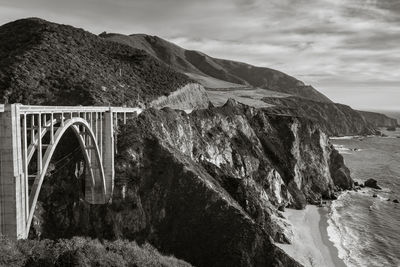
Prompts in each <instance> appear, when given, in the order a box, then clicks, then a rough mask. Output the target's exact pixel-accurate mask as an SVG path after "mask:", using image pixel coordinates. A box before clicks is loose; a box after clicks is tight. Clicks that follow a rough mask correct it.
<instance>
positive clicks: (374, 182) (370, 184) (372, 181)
mask: <svg viewBox="0 0 400 267" xmlns="http://www.w3.org/2000/svg"><path fill="white" fill-rule="evenodd" d="M364 186H366V187H370V188H374V189H382V188H381V187H380V186H379V185H378V181H377V180H375V179H372V178H371V179H368V180H367V181H365V183H364Z"/></svg>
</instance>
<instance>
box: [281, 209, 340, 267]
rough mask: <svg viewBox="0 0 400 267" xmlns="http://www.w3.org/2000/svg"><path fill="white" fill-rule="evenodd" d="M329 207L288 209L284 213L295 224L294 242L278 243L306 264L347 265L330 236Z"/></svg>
mask: <svg viewBox="0 0 400 267" xmlns="http://www.w3.org/2000/svg"><path fill="white" fill-rule="evenodd" d="M328 212H329V208H328V207H323V208H319V207H316V206H312V205H307V207H306V209H305V210H294V209H287V210H286V211H285V212H284V213H283V214H284V216H285V217H286V218H287V219H288V221H289V222H290V223H291V224H292V226H293V229H292V230H293V233H294V240H293V243H292V244H290V245H288V244H278V246H279V247H280V248H282V249H283V250H285V251H286V252H287V253H288V254H289V255H290V256H292V257H293V258H294V259H296V260H297V261H298V262H300V263H301V264H303V265H304V266H313V267H317V266H318V267H320V266H326V267H346V265H345V264H344V262H343V261H342V260H341V259H340V258H339V257H338V251H337V249H336V248H335V247H334V245H333V243H332V242H331V241H330V240H329V238H328V233H327V226H328V222H327V217H326V216H327V214H328Z"/></svg>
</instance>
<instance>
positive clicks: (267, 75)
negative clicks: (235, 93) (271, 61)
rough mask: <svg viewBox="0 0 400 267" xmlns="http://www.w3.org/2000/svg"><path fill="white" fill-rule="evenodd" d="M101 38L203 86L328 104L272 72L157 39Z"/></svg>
mask: <svg viewBox="0 0 400 267" xmlns="http://www.w3.org/2000/svg"><path fill="white" fill-rule="evenodd" d="M100 36H101V37H103V38H105V39H107V40H112V41H115V42H118V43H121V44H125V45H129V46H131V47H134V48H138V49H142V50H144V51H146V52H147V53H149V54H150V55H152V56H154V57H155V58H157V59H159V60H160V61H163V62H164V63H166V64H168V65H169V66H171V67H172V68H174V69H175V70H177V71H179V72H182V73H185V74H187V75H189V76H190V77H191V78H192V79H194V80H196V81H197V82H199V83H201V84H203V85H204V86H205V87H215V86H217V87H225V88H226V87H237V86H239V87H240V86H242V87H243V86H245V87H259V88H264V89H268V90H272V91H277V92H281V93H288V94H291V95H295V96H299V97H303V98H307V99H312V100H315V101H321V102H331V100H329V98H327V97H326V96H324V95H323V94H322V93H320V92H318V91H317V90H316V89H315V88H313V87H312V86H309V85H305V84H304V83H303V82H301V81H299V80H297V79H296V78H294V77H291V76H289V75H287V74H285V73H283V72H280V71H277V70H274V69H269V68H263V67H256V66H252V65H250V64H246V63H242V62H237V61H232V60H225V59H218V58H213V57H210V56H208V55H206V54H204V53H202V52H199V51H192V50H186V49H184V48H182V47H179V46H177V45H175V44H173V43H171V42H168V41H166V40H164V39H161V38H159V37H157V36H149V35H145V34H132V35H129V36H127V35H122V34H115V33H109V34H106V33H104V34H101V35H100ZM211 81H212V82H211ZM211 83H212V84H213V85H211ZM215 84H219V85H215Z"/></svg>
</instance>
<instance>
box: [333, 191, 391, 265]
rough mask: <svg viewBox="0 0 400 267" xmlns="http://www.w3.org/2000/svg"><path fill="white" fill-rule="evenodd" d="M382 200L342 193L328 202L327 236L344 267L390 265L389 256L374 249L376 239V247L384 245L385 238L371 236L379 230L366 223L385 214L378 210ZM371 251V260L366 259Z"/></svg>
mask: <svg viewBox="0 0 400 267" xmlns="http://www.w3.org/2000/svg"><path fill="white" fill-rule="evenodd" d="M366 191H370V190H366ZM371 192H372V190H371ZM386 200H387V199H386V198H384V197H382V196H378V197H377V198H372V197H371V196H370V194H363V193H362V192H345V193H343V194H342V195H340V196H339V197H338V199H337V200H335V201H333V202H332V203H331V206H330V212H329V218H328V228H327V232H328V237H329V240H330V241H331V242H332V243H333V244H334V246H335V247H336V248H337V250H338V252H339V253H338V254H339V255H338V256H339V258H341V259H342V260H343V261H344V263H345V264H346V265H347V266H350V267H351V266H393V265H392V264H393V262H394V261H393V257H392V256H390V255H388V254H387V253H386V252H385V251H382V250H381V248H379V247H377V239H381V240H380V241H379V242H380V245H382V244H385V245H387V244H388V242H387V240H386V239H385V238H386V235H383V236H381V235H379V234H378V235H377V234H374V232H375V231H377V230H378V231H379V229H376V228H375V227H377V226H374V225H373V224H371V223H370V222H369V219H370V220H371V218H372V221H376V220H381V219H382V218H381V217H382V212H385V211H382V210H381V209H382V208H384V207H385V206H386V204H385V203H384V202H387V201H386ZM382 205H384V206H382ZM368 218H369V219H368ZM378 227H379V226H378ZM379 233H380V232H379ZM372 251H374V257H369V256H367V255H369V254H370V253H371V252H372ZM390 258H392V260H391V259H390Z"/></svg>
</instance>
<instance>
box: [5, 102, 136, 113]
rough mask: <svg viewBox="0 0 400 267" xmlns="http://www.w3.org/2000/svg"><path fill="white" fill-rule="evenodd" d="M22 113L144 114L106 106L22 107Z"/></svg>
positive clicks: (129, 109)
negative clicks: (109, 112)
mask: <svg viewBox="0 0 400 267" xmlns="http://www.w3.org/2000/svg"><path fill="white" fill-rule="evenodd" d="M19 110H20V112H23V113H25V114H38V113H62V112H65V113H68V112H82V113H83V112H107V111H111V112H113V113H134V112H136V113H137V114H139V113H141V112H142V109H141V108H126V107H106V106H36V105H20V108H19ZM0 112H4V104H0Z"/></svg>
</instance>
